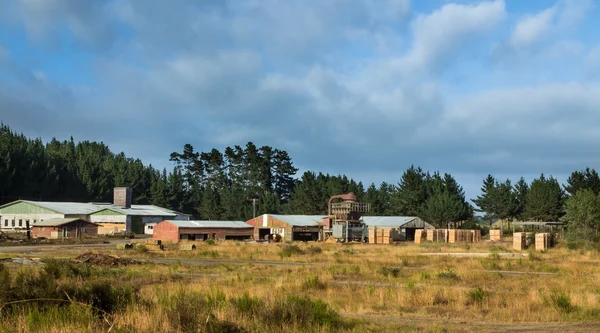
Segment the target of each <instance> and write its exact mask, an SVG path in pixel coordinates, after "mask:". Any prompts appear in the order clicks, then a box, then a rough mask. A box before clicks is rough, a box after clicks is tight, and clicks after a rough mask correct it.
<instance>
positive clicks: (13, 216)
mask: <svg viewBox="0 0 600 333" xmlns="http://www.w3.org/2000/svg"><path fill="white" fill-rule="evenodd" d="M131 197H132V193H131V189H130V188H127V187H117V188H115V189H114V200H113V203H82V202H49V201H29V200H17V201H14V202H10V203H7V204H5V205H2V206H0V230H2V231H25V230H26V229H27V226H29V227H33V226H35V225H36V224H37V223H39V222H42V221H45V220H49V219H69V218H76V219H80V220H82V221H87V222H92V223H96V224H98V225H99V227H98V234H113V233H118V232H122V231H128V232H133V233H136V234H143V233H144V225H145V224H148V223H157V222H160V221H163V220H189V216H188V215H185V214H182V213H178V212H176V211H173V210H170V209H167V208H162V207H158V206H154V205H134V204H132V202H131Z"/></svg>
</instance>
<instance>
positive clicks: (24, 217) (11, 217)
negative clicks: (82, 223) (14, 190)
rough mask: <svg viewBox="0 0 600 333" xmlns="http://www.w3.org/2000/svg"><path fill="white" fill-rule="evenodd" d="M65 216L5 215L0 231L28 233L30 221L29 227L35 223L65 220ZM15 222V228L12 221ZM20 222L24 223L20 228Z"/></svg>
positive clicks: (2, 218) (1, 221)
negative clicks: (27, 222)
mask: <svg viewBox="0 0 600 333" xmlns="http://www.w3.org/2000/svg"><path fill="white" fill-rule="evenodd" d="M64 217H65V215H64V214H5V215H2V216H0V230H2V231H26V228H27V224H26V223H25V221H27V220H29V226H34V225H35V223H34V221H35V222H39V221H42V220H49V219H57V218H58V219H61V218H64ZM6 220H8V226H6ZM13 220H14V221H15V226H14V227H13V226H12V221H13ZM19 220H21V221H22V226H21V227H19Z"/></svg>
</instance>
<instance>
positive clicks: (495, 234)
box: [490, 230, 502, 241]
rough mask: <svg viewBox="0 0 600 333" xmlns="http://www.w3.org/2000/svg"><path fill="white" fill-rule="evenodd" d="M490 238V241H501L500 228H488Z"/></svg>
mask: <svg viewBox="0 0 600 333" xmlns="http://www.w3.org/2000/svg"><path fill="white" fill-rule="evenodd" d="M490 240H491V241H501V240H502V230H490Z"/></svg>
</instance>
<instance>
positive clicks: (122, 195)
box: [113, 187, 131, 208]
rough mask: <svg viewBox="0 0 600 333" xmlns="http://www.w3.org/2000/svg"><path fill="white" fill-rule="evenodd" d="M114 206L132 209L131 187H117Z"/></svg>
mask: <svg viewBox="0 0 600 333" xmlns="http://www.w3.org/2000/svg"><path fill="white" fill-rule="evenodd" d="M113 204H114V205H115V206H117V207H123V208H131V187H115V193H114V199H113Z"/></svg>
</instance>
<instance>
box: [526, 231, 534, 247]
mask: <svg viewBox="0 0 600 333" xmlns="http://www.w3.org/2000/svg"><path fill="white" fill-rule="evenodd" d="M525 235H526V236H525V246H527V247H529V245H531V240H532V238H534V237H535V236H534V235H533V232H526V233H525ZM534 241H535V239H534ZM534 245H535V244H534Z"/></svg>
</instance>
